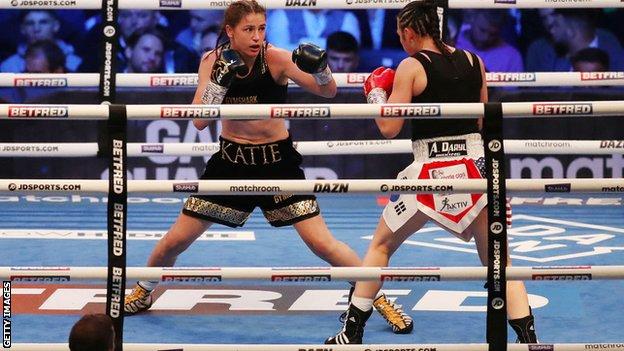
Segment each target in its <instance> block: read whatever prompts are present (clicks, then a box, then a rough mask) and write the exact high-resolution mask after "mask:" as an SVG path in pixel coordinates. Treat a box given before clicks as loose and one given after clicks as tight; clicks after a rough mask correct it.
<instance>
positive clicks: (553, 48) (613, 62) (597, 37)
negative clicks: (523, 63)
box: [527, 9, 624, 71]
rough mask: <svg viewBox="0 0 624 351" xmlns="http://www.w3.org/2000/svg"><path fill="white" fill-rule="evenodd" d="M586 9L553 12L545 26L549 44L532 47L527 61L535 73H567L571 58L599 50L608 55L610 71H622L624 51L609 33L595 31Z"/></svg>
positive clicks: (542, 43)
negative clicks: (590, 49)
mask: <svg viewBox="0 0 624 351" xmlns="http://www.w3.org/2000/svg"><path fill="white" fill-rule="evenodd" d="M592 17H593V16H592V13H591V12H589V10H585V9H584V10H574V9H566V10H555V11H554V12H553V17H552V22H550V26H549V27H548V31H549V34H550V36H551V38H552V43H548V42H544V41H541V42H536V43H533V44H531V46H530V47H529V50H528V52H527V58H530V60H531V66H530V67H529V69H531V70H534V71H570V70H572V63H571V61H570V58H571V57H572V56H574V55H575V54H576V53H577V52H579V51H580V50H582V49H585V48H598V49H601V50H603V51H604V52H606V53H607V55H608V56H609V61H610V69H612V70H615V71H622V70H624V49H622V46H621V45H620V43H619V41H618V39H617V38H616V37H615V36H614V35H613V34H612V33H611V32H609V31H607V30H604V29H600V28H596V25H595V23H594V20H593V18H592Z"/></svg>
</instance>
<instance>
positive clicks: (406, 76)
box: [375, 57, 427, 139]
mask: <svg viewBox="0 0 624 351" xmlns="http://www.w3.org/2000/svg"><path fill="white" fill-rule="evenodd" d="M423 77H424V85H423V82H422V79H423ZM426 86H427V75H426V74H425V70H424V68H423V66H422V65H421V64H420V62H418V60H416V59H414V58H411V57H408V58H406V59H404V60H403V61H401V63H400V64H399V67H397V69H396V73H395V76H394V83H393V84H392V94H390V97H388V103H389V104H404V103H410V102H411V101H412V96H418V95H420V93H422V92H423V90H425V87H426ZM404 122H405V120H404V119H402V118H396V119H395V118H376V119H375V123H377V127H379V131H380V132H381V134H382V135H383V136H384V137H386V138H389V139H390V138H394V137H396V136H397V135H398V134H399V133H400V132H401V129H402V128H403V123H404Z"/></svg>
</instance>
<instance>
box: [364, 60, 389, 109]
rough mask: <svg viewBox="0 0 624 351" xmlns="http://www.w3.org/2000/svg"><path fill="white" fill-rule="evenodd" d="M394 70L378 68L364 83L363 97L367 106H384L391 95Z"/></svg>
mask: <svg viewBox="0 0 624 351" xmlns="http://www.w3.org/2000/svg"><path fill="white" fill-rule="evenodd" d="M393 83H394V70H393V69H391V68H387V67H378V68H376V69H375V70H374V71H373V73H371V74H370V75H369V76H368V78H366V81H365V82H364V95H366V101H367V102H368V103H369V104H385V103H386V101H387V100H388V96H390V94H392V84H393Z"/></svg>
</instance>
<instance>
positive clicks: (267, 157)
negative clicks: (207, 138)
mask: <svg viewBox="0 0 624 351" xmlns="http://www.w3.org/2000/svg"><path fill="white" fill-rule="evenodd" d="M219 141H220V149H219V151H218V152H217V153H216V154H214V155H212V157H211V158H210V160H208V163H207V164H206V169H205V170H204V174H202V176H201V178H200V179H230V180H233V181H235V180H274V179H305V175H304V173H303V170H302V169H301V168H300V167H299V166H300V165H301V161H302V157H301V155H300V154H299V153H298V152H297V150H295V148H294V147H293V143H292V139H291V138H290V137H288V139H285V140H280V141H277V142H273V143H268V144H238V143H235V142H233V141H230V140H227V139H224V138H221V137H220V138H219ZM233 183H234V182H233ZM256 207H260V209H262V212H263V214H264V217H265V218H266V219H267V220H268V221H269V223H270V224H271V225H272V226H274V227H282V226H287V225H292V224H294V223H297V222H300V221H302V220H304V219H308V218H312V217H314V216H316V215H318V214H319V213H320V209H319V205H318V203H317V202H316V197H315V196H314V195H293V194H278V195H193V196H190V197H189V198H188V200H187V201H186V203H185V204H184V208H183V209H182V212H183V213H184V214H186V215H188V216H191V217H195V218H199V219H203V220H207V221H211V222H214V223H219V224H223V225H226V226H228V227H241V226H243V225H244V224H245V221H247V219H248V218H249V216H250V215H251V213H252V212H253V210H254V209H255V208H256Z"/></svg>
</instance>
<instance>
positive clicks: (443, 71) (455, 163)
mask: <svg viewBox="0 0 624 351" xmlns="http://www.w3.org/2000/svg"><path fill="white" fill-rule="evenodd" d="M397 33H398V35H399V37H400V41H401V44H402V46H403V49H404V50H405V52H406V53H407V54H408V55H409V57H408V58H406V59H404V60H403V61H402V62H401V63H400V64H399V66H398V67H397V71H396V74H395V72H394V71H393V70H391V69H389V68H383V67H380V68H378V69H376V70H374V71H373V73H372V74H371V75H370V76H369V77H368V79H367V80H366V82H365V87H364V89H365V93H366V96H367V100H368V102H369V103H378V104H379V103H381V104H383V103H386V102H388V103H409V102H412V103H432V102H435V103H445V102H479V101H481V102H486V101H487V87H486V80H485V73H484V68H483V62H482V61H481V59H480V58H479V57H477V56H476V55H475V54H473V53H470V52H467V51H464V50H459V49H456V48H454V47H451V46H448V45H446V44H445V43H444V42H442V40H441V39H440V37H441V36H440V30H439V19H438V14H437V11H436V6H435V5H434V4H433V2H432V1H430V0H425V1H415V2H411V3H409V4H408V5H406V6H405V7H404V8H403V9H402V10H401V11H400V12H399V14H398V16H397ZM386 100H387V101H386ZM479 122H480V121H478V120H467V119H457V120H449V119H444V120H434V119H432V120H426V119H425V120H423V119H419V120H414V119H412V120H410V123H411V127H412V141H413V142H412V147H413V152H414V162H413V163H412V164H411V165H409V166H408V167H407V168H406V169H405V170H403V171H402V172H400V173H399V175H398V177H397V178H398V179H434V178H437V179H462V178H482V177H483V175H484V158H483V142H482V140H481V136H480V134H479V129H480V128H479V126H480V123H479ZM376 123H377V126H378V127H379V130H380V131H381V133H382V134H383V135H384V136H385V137H387V138H393V137H395V136H396V135H397V134H399V132H400V131H401V128H402V127H403V123H404V120H403V119H398V118H397V119H382V118H379V119H377V120H376ZM486 205H487V198H486V196H485V194H419V195H417V196H414V195H410V194H406V195H401V196H392V197H391V199H390V203H388V205H387V206H386V208H385V209H384V211H383V215H382V218H381V219H380V221H379V224H378V226H377V229H376V231H375V235H374V238H373V240H372V242H371V244H370V246H369V248H368V252H367V253H366V256H365V257H364V266H373V267H383V266H387V265H388V262H389V259H390V256H391V255H392V254H393V253H394V252H395V250H396V249H398V247H399V246H400V245H401V243H403V241H405V240H406V239H407V238H408V237H409V236H410V235H411V234H413V233H414V232H416V231H418V230H419V229H420V228H422V227H423V226H424V225H425V223H427V222H428V221H429V220H432V221H434V222H436V223H437V224H438V225H440V226H441V227H443V228H445V229H446V230H447V231H449V232H451V233H453V234H454V235H456V236H458V237H459V238H461V239H463V240H465V241H469V240H470V239H471V238H473V237H474V239H475V242H476V246H477V250H478V252H479V258H480V259H481V263H482V264H484V265H486V264H487V245H488V241H487V209H486V208H485V207H486ZM381 285H382V284H381V283H380V282H378V281H361V282H357V284H356V288H355V292H354V294H353V297H352V299H351V304H350V305H349V309H348V311H347V318H346V319H345V322H344V325H343V328H342V330H341V331H340V332H339V333H338V334H337V335H335V336H332V337H330V338H328V339H327V340H326V341H325V343H327V344H360V343H362V337H363V334H364V326H365V323H366V321H367V320H368V318H369V316H370V315H371V306H372V304H373V299H374V298H375V296H376V294H377V292H378V291H379V290H380V288H381ZM507 302H508V310H507V311H508V315H509V323H510V325H511V326H512V328H513V329H514V330H515V331H516V333H517V334H518V339H517V341H518V342H521V343H535V342H537V337H536V335H535V329H534V318H533V316H532V314H531V310H530V307H529V303H528V298H527V293H526V289H525V287H524V283H523V282H522V281H508V282H507ZM392 316H393V317H394V318H397V319H400V318H402V316H401V315H400V314H394V315H392Z"/></svg>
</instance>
